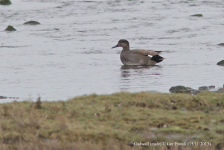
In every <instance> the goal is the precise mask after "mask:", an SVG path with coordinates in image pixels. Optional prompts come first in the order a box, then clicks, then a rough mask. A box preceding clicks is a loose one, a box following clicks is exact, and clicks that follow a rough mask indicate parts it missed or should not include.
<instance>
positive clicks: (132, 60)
mask: <svg viewBox="0 0 224 150" xmlns="http://www.w3.org/2000/svg"><path fill="white" fill-rule="evenodd" d="M116 47H122V48H123V50H122V51H121V54H120V58H121V62H122V63H123V64H124V65H147V66H149V65H155V64H156V63H159V62H161V61H163V59H164V58H163V57H161V56H159V55H158V54H159V53H161V51H152V50H143V49H133V50H130V48H129V42H128V41H127V40H124V39H121V40H119V41H118V44H117V45H116V46H114V47H112V48H116ZM148 55H150V56H152V57H150V56H148Z"/></svg>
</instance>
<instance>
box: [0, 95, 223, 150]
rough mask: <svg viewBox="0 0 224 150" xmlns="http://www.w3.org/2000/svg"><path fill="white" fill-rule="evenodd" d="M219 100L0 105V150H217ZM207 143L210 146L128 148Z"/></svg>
mask: <svg viewBox="0 0 224 150" xmlns="http://www.w3.org/2000/svg"><path fill="white" fill-rule="evenodd" d="M223 113H224V94H219V93H210V92H204V93H200V94H198V95H195V96H191V95H189V94H161V93H147V92H141V93H124V92H121V93H115V94H112V95H95V94H93V95H89V96H80V97H76V98H74V99H70V100H68V101H57V102H12V103H6V104H1V105H0V116H1V117H0V126H1V128H0V149H13V150H14V149H27V150H28V149H29V150H30V149H43V150H45V149H46V150H49V149H52V150H53V149H54V150H62V149H72V150H76V149H77V150H88V149H91V150H101V149H102V150H104V149H105V150H125V149H127V150H129V149H133V150H144V149H152V150H156V149H162V150H166V149H167V150H168V149H176V150H178V149H187V150H191V149H192V150H199V149H201V150H202V149H203V150H206V149H207V150H213V149H214V150H215V149H216V150H221V149H223V146H224V142H223V141H224V115H223ZM135 142H142V143H143V142H149V143H157V142H165V143H166V142H169V143H174V142H177V143H181V142H182V143H183V142H185V143H189V142H210V143H211V146H197V144H199V145H200V144H201V143H192V145H193V146H192V145H191V146H178V145H171V146H167V145H166V144H165V145H163V146H156V145H155V146H148V145H146V146H139V145H138V146H133V145H134V144H135Z"/></svg>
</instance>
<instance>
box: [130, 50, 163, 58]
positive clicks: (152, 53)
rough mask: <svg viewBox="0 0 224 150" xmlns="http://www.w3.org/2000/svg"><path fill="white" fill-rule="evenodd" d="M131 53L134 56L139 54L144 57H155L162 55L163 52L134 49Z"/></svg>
mask: <svg viewBox="0 0 224 150" xmlns="http://www.w3.org/2000/svg"><path fill="white" fill-rule="evenodd" d="M131 52H132V53H133V54H139V55H143V56H148V55H151V56H155V55H158V54H160V53H161V52H162V51H153V50H144V49H133V50H131Z"/></svg>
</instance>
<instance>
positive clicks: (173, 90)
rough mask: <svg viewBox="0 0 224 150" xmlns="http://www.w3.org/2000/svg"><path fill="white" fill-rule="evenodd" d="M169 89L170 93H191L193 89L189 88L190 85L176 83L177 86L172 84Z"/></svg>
mask: <svg viewBox="0 0 224 150" xmlns="http://www.w3.org/2000/svg"><path fill="white" fill-rule="evenodd" d="M169 91H170V92H171V93H191V92H192V91H194V89H192V88H190V87H185V86H182V85H178V86H172V87H171V88H170V89H169Z"/></svg>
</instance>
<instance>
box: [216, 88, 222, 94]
mask: <svg viewBox="0 0 224 150" xmlns="http://www.w3.org/2000/svg"><path fill="white" fill-rule="evenodd" d="M214 92H216V93H224V88H219V89H218V90H217V91H214Z"/></svg>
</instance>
